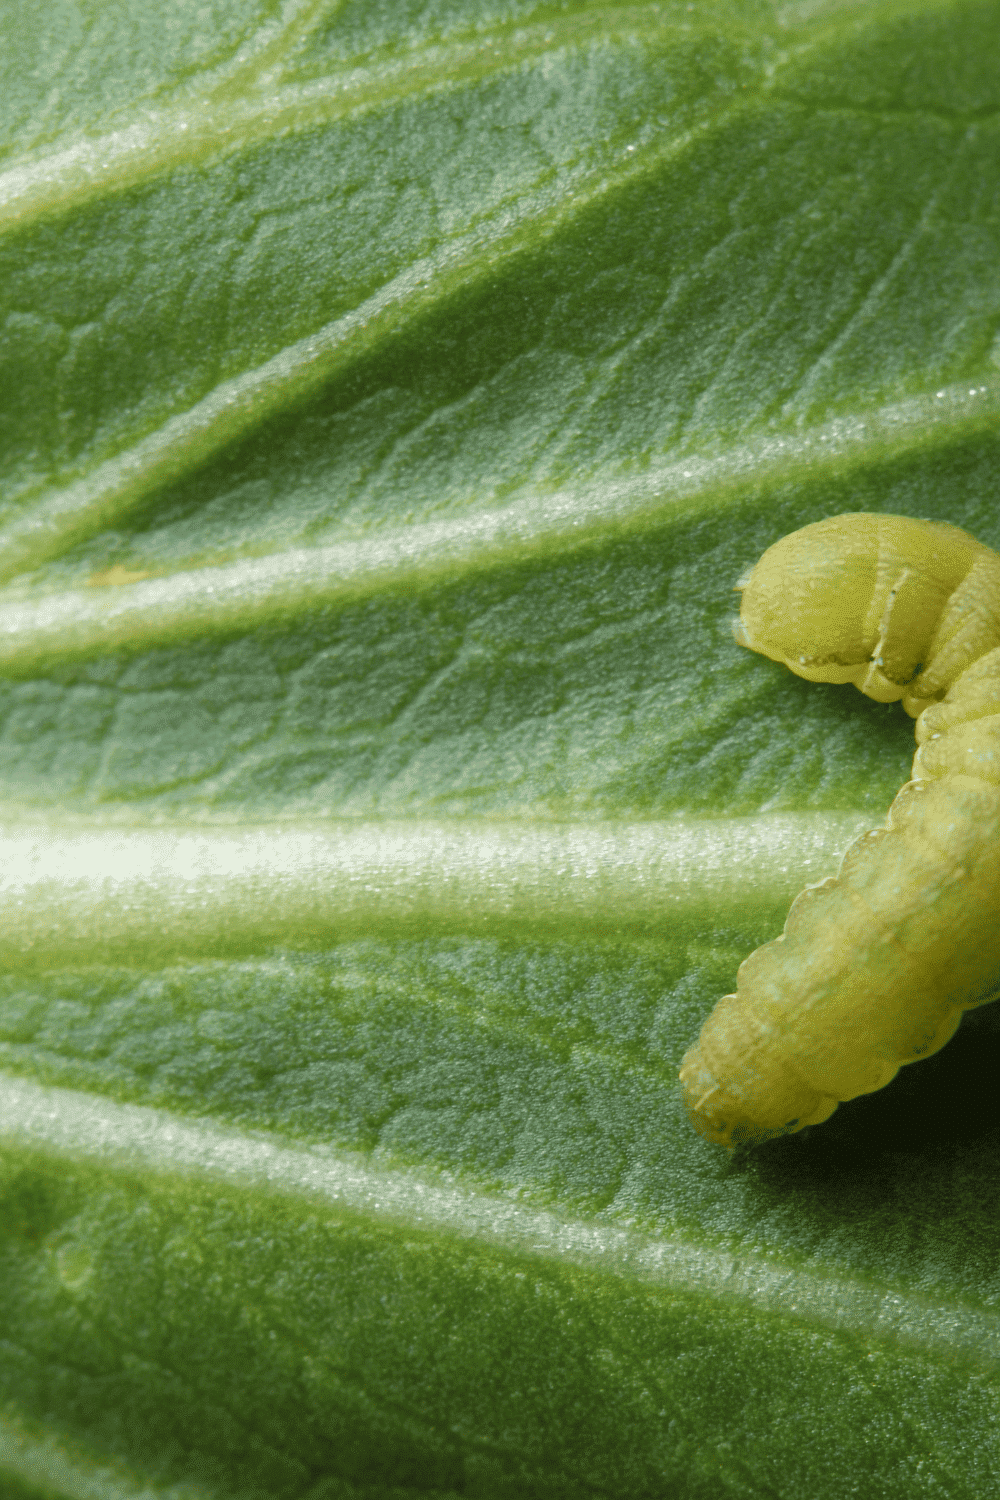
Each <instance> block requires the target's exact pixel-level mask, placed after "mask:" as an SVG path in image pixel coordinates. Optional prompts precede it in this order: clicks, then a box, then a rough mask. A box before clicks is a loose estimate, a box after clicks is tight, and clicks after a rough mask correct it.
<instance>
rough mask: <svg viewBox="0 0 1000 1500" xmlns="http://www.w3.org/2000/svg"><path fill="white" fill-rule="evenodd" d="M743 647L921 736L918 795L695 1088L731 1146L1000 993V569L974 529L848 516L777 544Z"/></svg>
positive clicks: (845, 869) (696, 1064)
mask: <svg viewBox="0 0 1000 1500" xmlns="http://www.w3.org/2000/svg"><path fill="white" fill-rule="evenodd" d="M737 587H742V588H743V602H742V607H741V611H740V619H739V621H738V622H737V623H736V625H735V627H734V634H735V635H736V638H737V640H738V641H739V642H740V643H741V644H742V645H744V646H748V647H749V648H750V649H751V650H753V651H760V652H762V653H763V654H764V655H765V656H769V657H771V658H772V660H774V661H780V662H784V663H785V665H786V666H788V667H790V668H791V669H792V671H793V672H796V673H797V674H798V675H799V676H800V677H806V678H808V679H809V680H810V681H811V682H853V683H854V684H855V686H856V687H858V688H860V690H861V691H862V692H863V693H865V694H867V696H868V697H870V698H875V699H877V700H878V701H879V702H880V703H892V702H895V701H897V700H902V703H903V707H904V708H905V709H906V711H907V713H909V714H911V715H913V717H914V718H916V720H917V724H916V736H917V752H916V755H915V756H914V760H913V771H912V778H913V779H912V780H911V781H908V782H907V783H906V785H905V786H904V787H903V789H902V791H900V793H899V795H898V796H897V797H896V799H895V801H894V802H893V804H892V806H891V808H890V809H889V816H888V818H887V819H886V823H885V826H884V827H883V828H877V829H874V830H873V831H872V832H871V833H866V834H863V835H862V836H861V838H859V839H858V840H857V841H856V842H855V843H854V844H852V845H851V847H850V849H848V851H847V853H846V854H845V856H844V860H843V863H842V864H841V867H840V872H839V874H838V875H837V876H836V878H833V877H831V878H830V879H828V880H824V881H821V882H820V883H819V884H818V885H814V886H807V888H806V889H805V890H804V891H803V892H802V893H801V894H800V895H799V896H797V897H796V899H795V901H794V902H793V903H792V907H791V910H790V911H789V913H788V920H787V921H786V923H785V930H784V932H783V934H782V936H781V937H779V938H776V939H775V940H774V941H773V942H770V943H765V944H764V946H763V947H762V948H758V949H757V951H756V952H755V953H751V955H750V957H749V958H747V959H746V960H745V961H744V963H743V964H741V966H740V969H739V974H738V976H737V988H736V993H735V994H734V995H726V996H724V997H723V999H722V1000H720V1001H719V1003H718V1004H717V1005H716V1007H715V1009H714V1010H713V1011H712V1013H711V1015H710V1016H709V1017H708V1020H707V1021H706V1022H705V1025H704V1027H703V1028H702V1032H701V1036H700V1037H699V1039H698V1042H697V1045H696V1046H694V1047H692V1048H691V1049H690V1051H689V1052H688V1053H687V1054H686V1056H685V1058H684V1061H683V1063H682V1066H681V1071H680V1077H681V1082H682V1084H683V1086H684V1096H685V1102H686V1104H687V1107H688V1110H689V1112H690V1116H691V1120H692V1122H693V1124H694V1125H695V1126H696V1128H697V1129H698V1130H699V1131H701V1132H702V1134H703V1135H706V1136H708V1137H709V1138H710V1139H711V1140H713V1141H718V1142H719V1143H720V1144H722V1145H725V1146H733V1145H735V1144H737V1143H738V1142H742V1141H755V1140H763V1139H766V1138H767V1137H769V1136H774V1135H783V1134H786V1133H788V1132H791V1131H795V1130H801V1129H802V1128H803V1127H804V1126H806V1125H815V1124H818V1123H819V1122H820V1121H821V1120H826V1119H828V1118H829V1116H830V1115H831V1114H832V1113H833V1111H834V1110H835V1109H836V1108H837V1105H838V1103H840V1102H841V1101H842V1100H845V1099H854V1098H856V1097H857V1095H859V1094H868V1093H872V1092H873V1091H874V1090H875V1089H880V1088H883V1087H884V1086H885V1084H887V1083H888V1082H889V1081H890V1079H892V1078H894V1077H895V1075H896V1073H897V1072H898V1070H899V1068H900V1065H901V1064H903V1063H908V1062H914V1061H916V1060H917V1059H918V1058H921V1057H927V1056H929V1055H930V1053H932V1052H936V1051H937V1050H938V1048H939V1047H943V1046H944V1044H945V1042H947V1041H948V1040H949V1039H950V1037H951V1036H952V1035H953V1034H954V1032H955V1029H956V1027H957V1026H958V1023H959V1020H960V1018H961V1014H962V1011H963V1010H968V1009H970V1008H971V1007H972V1006H975V1005H981V1004H983V1003H984V1002H985V1001H986V1000H991V999H994V998H995V997H996V991H997V989H998V986H1000V556H998V555H997V554H996V553H995V552H993V551H991V550H990V548H989V547H985V546H983V545H982V543H980V542H977V541H975V540H974V538H972V537H971V536H969V535H968V534H967V533H966V532H964V531H960V530H959V528H958V527H957V526H948V525H944V524H942V523H940V522H933V521H915V520H910V519H909V518H907V517H905V516H878V515H865V514H854V515H845V516H833V517H831V518H830V519H829V520H826V521H818V522H816V524H815V525H812V526H805V527H803V529H802V530H801V531H796V532H793V533H792V535H790V536H786V537H783V538H782V540H781V541H779V542H776V543H775V545H774V546H773V547H770V548H768V550H767V551H766V552H765V553H764V555H763V557H762V558H761V559H760V561H759V562H758V563H757V565H756V567H755V568H754V569H753V570H752V572H751V573H750V574H749V575H748V577H747V578H746V579H745V580H741V583H740V584H739V585H737Z"/></svg>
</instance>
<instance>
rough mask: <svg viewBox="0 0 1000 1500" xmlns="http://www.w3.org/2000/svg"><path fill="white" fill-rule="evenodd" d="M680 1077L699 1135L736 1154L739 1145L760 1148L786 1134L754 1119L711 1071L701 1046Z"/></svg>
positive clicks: (689, 1054)
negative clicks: (762, 1142)
mask: <svg viewBox="0 0 1000 1500" xmlns="http://www.w3.org/2000/svg"><path fill="white" fill-rule="evenodd" d="M678 1077H679V1078H680V1081H681V1087H682V1089H683V1091H684V1104H685V1106H686V1108H687V1112H688V1119H689V1120H690V1121H691V1124H692V1125H693V1126H694V1128H695V1130H697V1132H698V1134H699V1135H703V1136H704V1137H705V1139H706V1140H709V1141H712V1142H713V1144H714V1145H716V1146H724V1147H725V1148H726V1150H727V1151H733V1150H735V1148H736V1147H737V1146H756V1145H758V1144H760V1142H761V1141H767V1140H771V1139H773V1138H774V1137H775V1136H778V1135H784V1134H785V1131H784V1130H773V1129H768V1128H767V1127H766V1126H762V1125H759V1124H758V1123H757V1122H756V1121H755V1120H751V1119H750V1118H749V1117H748V1115H747V1113H746V1109H745V1108H744V1107H743V1105H742V1104H741V1103H740V1101H739V1100H738V1099H737V1098H736V1097H735V1096H734V1095H733V1094H731V1093H730V1092H729V1090H728V1089H726V1088H724V1087H723V1085H722V1084H721V1083H719V1082H718V1080H717V1079H716V1078H715V1077H714V1076H713V1075H712V1073H710V1072H709V1070H708V1067H707V1066H706V1063H705V1060H704V1058H703V1057H702V1055H701V1050H700V1049H699V1048H698V1047H692V1048H691V1049H690V1051H688V1052H686V1053H685V1054H684V1059H683V1061H682V1063H681V1070H680V1073H679V1074H678ZM792 1128H793V1129H794V1128H795V1126H794V1125H793V1126H792Z"/></svg>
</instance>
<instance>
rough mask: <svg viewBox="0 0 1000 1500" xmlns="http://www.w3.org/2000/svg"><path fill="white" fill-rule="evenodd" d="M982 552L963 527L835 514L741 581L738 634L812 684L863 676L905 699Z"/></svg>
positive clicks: (790, 540) (785, 540)
mask: <svg viewBox="0 0 1000 1500" xmlns="http://www.w3.org/2000/svg"><path fill="white" fill-rule="evenodd" d="M981 550H984V549H982V548H981V547H980V545H979V544H978V543H977V542H975V541H974V540H973V538H972V537H970V536H968V535H967V534H966V533H965V532H964V531H961V530H959V528H958V527H957V526H948V525H944V524H942V523H938V522H930V521H916V520H912V519H910V518H909V517H907V516H878V515H867V514H864V513H863V512H857V513H854V514H849V515H843V516H831V517H830V518H829V519H828V520H825V521H817V522H815V523H814V524H813V525H811V526H804V527H803V528H802V529H801V531H795V532H792V533H791V535H789V536H785V537H782V538H781V540H780V541H779V542H775V544H774V546H773V547H769V548H768V550H767V551H766V552H765V553H764V555H763V556H762V557H761V559H760V561H759V562H758V563H757V565H756V566H755V567H754V568H753V569H751V571H750V572H749V574H747V575H746V576H745V578H743V579H741V580H740V583H739V584H738V585H737V587H742V590H743V600H742V606H741V609H740V617H739V620H738V621H737V622H736V624H735V626H734V632H733V633H734V635H735V637H736V639H737V641H739V643H740V645H743V646H748V647H749V648H750V650H752V651H759V652H761V654H762V655H764V656H769V657H770V658H771V659H772V660H773V661H780V662H784V664H785V666H787V667H790V668H791V670H792V671H793V672H795V673H796V674H797V675H798V676H799V677H805V678H807V679H808V680H809V681H810V682H853V683H854V684H855V685H856V686H857V687H859V688H860V689H861V691H862V692H864V693H865V694H867V696H868V697H870V698H876V699H878V700H879V701H880V702H883V703H891V702H895V701H896V700H897V699H899V698H904V697H906V696H907V689H908V685H909V684H910V683H911V682H912V681H913V679H914V678H915V677H916V675H917V674H918V673H919V672H920V670H921V668H922V666H923V665H924V663H925V662H926V661H927V660H928V659H929V656H930V655H931V654H933V637H934V634H935V630H936V627H937V625H938V622H939V620H940V617H941V613H942V610H943V609H944V606H945V604H946V602H947V600H948V598H949V596H950V595H951V594H952V592H953V591H954V590H955V588H956V587H957V586H958V584H959V583H960V582H961V581H962V579H964V578H965V576H966V574H967V573H968V572H969V570H970V568H971V566H972V563H973V560H974V558H975V556H976V554H977V553H978V552H979V551H981ZM907 707H909V704H907Z"/></svg>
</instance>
